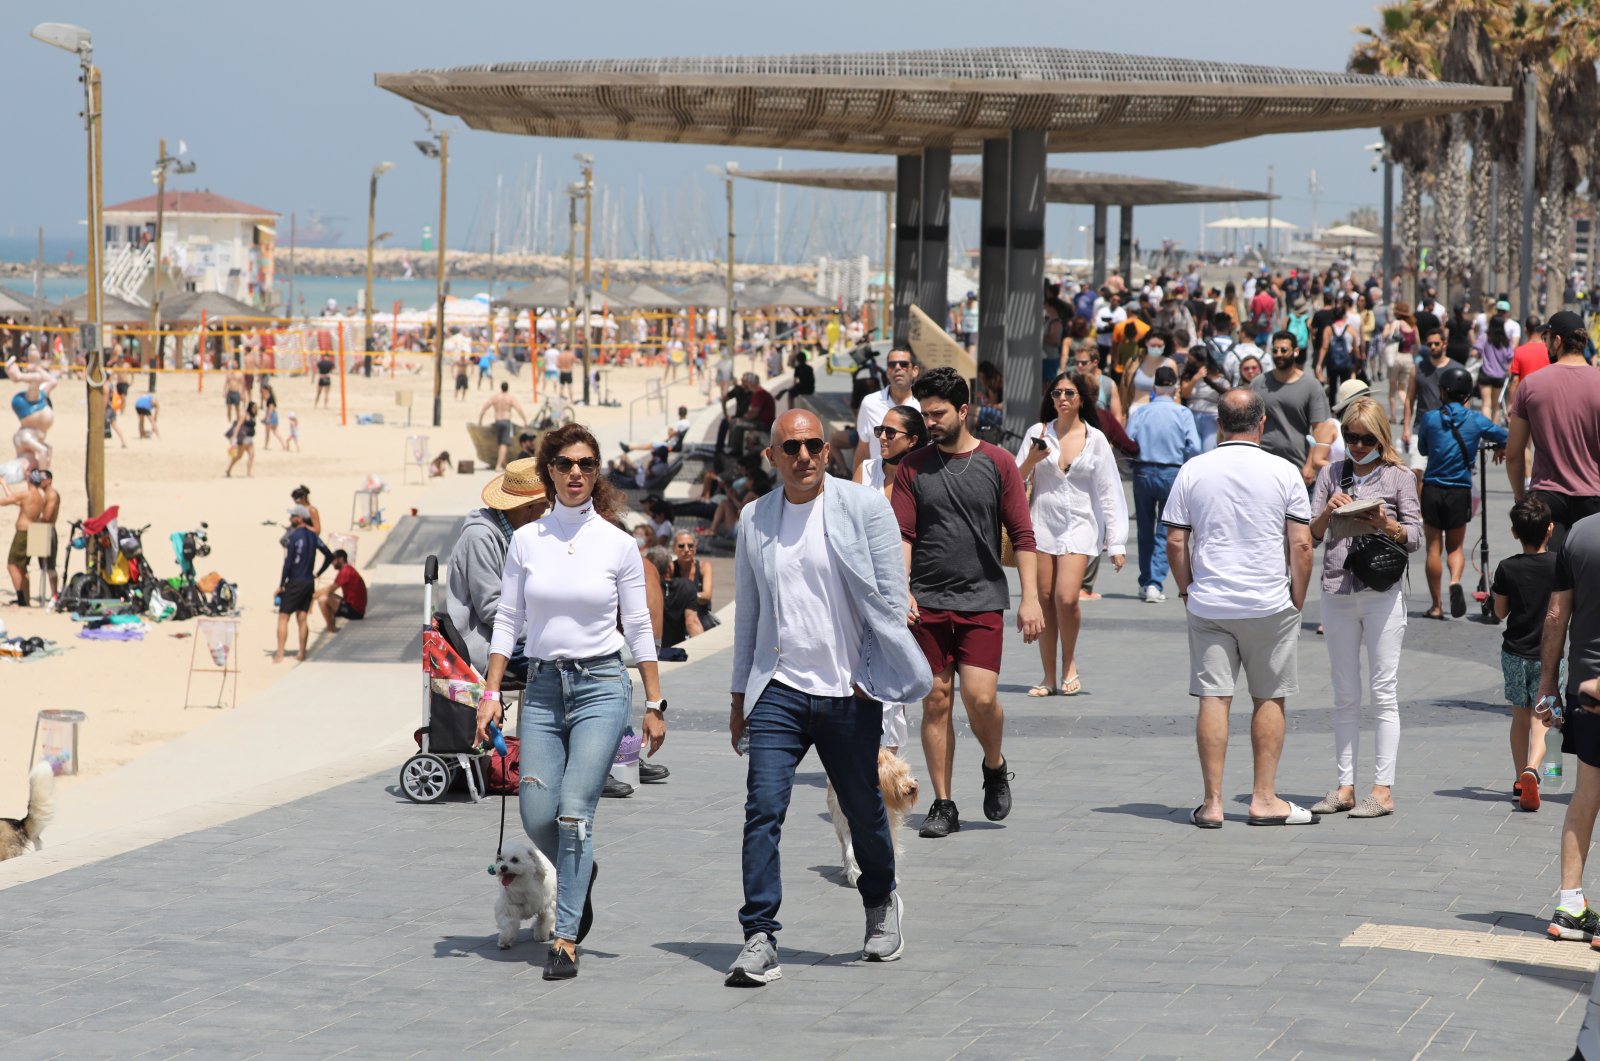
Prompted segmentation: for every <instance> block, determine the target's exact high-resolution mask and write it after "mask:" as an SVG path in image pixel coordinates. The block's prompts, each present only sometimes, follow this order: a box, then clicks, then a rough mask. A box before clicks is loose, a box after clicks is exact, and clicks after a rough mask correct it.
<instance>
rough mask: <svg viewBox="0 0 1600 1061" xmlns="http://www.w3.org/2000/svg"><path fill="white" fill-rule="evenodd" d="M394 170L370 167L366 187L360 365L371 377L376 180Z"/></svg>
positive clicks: (391, 165) (387, 166) (389, 165)
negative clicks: (364, 317)
mask: <svg viewBox="0 0 1600 1061" xmlns="http://www.w3.org/2000/svg"><path fill="white" fill-rule="evenodd" d="M392 169H394V163H393V162H380V163H378V164H377V165H376V166H373V167H372V181H371V183H370V184H368V186H367V297H366V301H365V302H364V303H363V306H364V308H365V309H366V311H367V328H366V331H364V332H362V337H363V339H364V340H365V341H364V342H363V344H362V345H364V346H365V347H366V356H365V358H364V359H363V361H362V364H363V365H364V366H365V368H366V372H367V375H369V376H370V375H372V352H373V351H374V350H376V349H377V344H376V343H374V342H373V341H372V249H373V247H374V245H375V243H376V237H375V235H374V233H375V231H376V229H377V220H378V178H379V177H381V176H383V175H384V174H385V173H388V172H389V171H390V170H392Z"/></svg>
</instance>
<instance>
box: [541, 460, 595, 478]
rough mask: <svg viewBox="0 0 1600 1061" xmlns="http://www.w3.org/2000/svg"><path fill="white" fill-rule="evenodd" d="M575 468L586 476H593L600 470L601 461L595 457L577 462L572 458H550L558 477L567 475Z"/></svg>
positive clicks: (551, 465)
mask: <svg viewBox="0 0 1600 1061" xmlns="http://www.w3.org/2000/svg"><path fill="white" fill-rule="evenodd" d="M574 466H576V467H577V469H578V470H579V471H580V472H582V473H583V474H585V475H593V474H594V473H595V472H597V471H599V470H600V461H599V459H598V458H595V457H580V458H578V459H577V460H573V459H572V458H571V457H551V458H550V467H552V468H554V469H555V470H556V474H558V475H566V474H567V473H569V472H570V471H572V469H573V467H574Z"/></svg>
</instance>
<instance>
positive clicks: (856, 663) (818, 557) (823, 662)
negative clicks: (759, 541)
mask: <svg viewBox="0 0 1600 1061" xmlns="http://www.w3.org/2000/svg"><path fill="white" fill-rule="evenodd" d="M823 504H824V502H823V499H822V495H821V494H818V495H817V496H816V497H815V498H813V499H812V500H810V501H808V502H806V503H805V504H803V505H796V504H792V503H791V502H790V501H789V499H788V498H784V499H783V515H782V516H781V517H780V518H779V521H778V543H777V546H776V548H777V557H776V559H777V563H776V574H777V589H776V594H775V597H776V603H777V614H778V668H777V670H776V671H775V672H774V675H773V676H774V677H776V678H777V679H778V680H779V681H781V682H783V683H784V684H785V685H789V686H792V687H794V688H796V689H798V690H800V691H801V692H802V693H807V694H809V695H811V696H849V695H850V686H851V684H852V683H853V682H854V681H855V674H856V671H857V670H858V669H859V667H860V663H861V617H860V616H859V615H857V614H856V610H855V608H854V606H853V605H852V604H851V601H850V594H849V593H848V592H847V591H846V589H845V586H844V580H843V579H841V578H840V577H839V566H838V563H837V562H836V561H835V560H834V557H833V553H832V551H831V550H830V549H829V547H828V533H827V530H826V528H825V527H824V526H823V519H822V515H823Z"/></svg>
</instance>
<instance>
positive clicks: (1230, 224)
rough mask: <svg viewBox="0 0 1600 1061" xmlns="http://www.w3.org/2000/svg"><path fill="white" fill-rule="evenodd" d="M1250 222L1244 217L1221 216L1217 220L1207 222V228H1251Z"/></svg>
mask: <svg viewBox="0 0 1600 1061" xmlns="http://www.w3.org/2000/svg"><path fill="white" fill-rule="evenodd" d="M1250 227H1251V225H1250V222H1248V221H1246V220H1245V219H1244V218H1242V217H1219V218H1217V220H1215V221H1208V222H1206V228H1250Z"/></svg>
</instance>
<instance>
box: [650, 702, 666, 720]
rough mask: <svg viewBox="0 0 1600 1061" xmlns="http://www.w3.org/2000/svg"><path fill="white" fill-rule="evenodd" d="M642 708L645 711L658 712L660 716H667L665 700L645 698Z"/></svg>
mask: <svg viewBox="0 0 1600 1061" xmlns="http://www.w3.org/2000/svg"><path fill="white" fill-rule="evenodd" d="M644 709H645V710H646V711H655V712H657V713H658V714H660V716H661V717H662V718H666V717H667V702H666V700H646V701H645V702H644Z"/></svg>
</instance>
